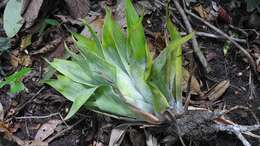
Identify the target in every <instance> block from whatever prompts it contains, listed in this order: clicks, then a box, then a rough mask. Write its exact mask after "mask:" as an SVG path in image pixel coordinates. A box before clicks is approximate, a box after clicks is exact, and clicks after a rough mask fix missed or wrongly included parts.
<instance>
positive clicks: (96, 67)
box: [80, 52, 116, 84]
mask: <svg viewBox="0 0 260 146" xmlns="http://www.w3.org/2000/svg"><path fill="white" fill-rule="evenodd" d="M84 59H85V65H87V66H85V65H84V64H83V62H82V63H80V65H81V66H82V67H83V68H84V69H87V68H89V70H90V72H91V74H92V75H93V76H92V78H94V79H96V80H97V81H99V82H101V83H104V81H105V82H106V83H108V84H113V83H115V82H116V68H115V67H114V66H113V65H111V64H110V63H108V62H107V61H106V60H104V59H102V58H100V57H98V56H97V55H95V54H93V53H91V52H88V53H86V54H85V58H84Z"/></svg>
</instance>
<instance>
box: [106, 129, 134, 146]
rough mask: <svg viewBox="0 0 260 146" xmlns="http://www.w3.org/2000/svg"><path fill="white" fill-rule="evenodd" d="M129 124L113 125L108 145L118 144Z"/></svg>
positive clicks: (117, 145)
mask: <svg viewBox="0 0 260 146" xmlns="http://www.w3.org/2000/svg"><path fill="white" fill-rule="evenodd" d="M129 126H130V125H127V124H122V125H118V126H117V127H115V128H114V129H113V130H112V132H111V135H110V140H109V146H120V145H121V143H122V141H123V139H124V136H125V133H126V131H127V129H128V128H129Z"/></svg>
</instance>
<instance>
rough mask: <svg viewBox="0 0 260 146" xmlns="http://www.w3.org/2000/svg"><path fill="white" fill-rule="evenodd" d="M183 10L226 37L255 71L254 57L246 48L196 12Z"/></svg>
mask: <svg viewBox="0 0 260 146" xmlns="http://www.w3.org/2000/svg"><path fill="white" fill-rule="evenodd" d="M185 12H186V13H187V14H189V15H190V16H192V17H194V18H196V19H198V20H200V21H201V22H203V23H204V24H205V25H207V26H208V27H210V28H211V29H213V30H214V31H216V32H217V33H219V34H220V35H222V36H223V37H225V38H226V39H228V40H229V41H230V42H231V43H233V44H234V45H235V46H236V47H237V48H238V49H239V50H240V51H241V52H242V53H243V54H244V55H245V56H246V57H247V59H248V60H249V63H250V65H251V67H252V68H253V70H254V71H255V72H256V62H255V61H254V59H253V58H252V56H251V55H250V54H249V53H248V52H247V51H246V49H244V48H243V47H242V46H241V45H240V44H238V43H237V42H236V41H234V40H233V39H232V38H231V37H230V36H228V35H227V34H226V33H224V32H223V31H222V30H220V29H218V28H217V27H215V26H214V25H212V24H210V23H209V22H207V21H205V20H203V19H202V18H200V17H199V16H197V15H196V14H194V13H192V12H191V11H189V10H185Z"/></svg>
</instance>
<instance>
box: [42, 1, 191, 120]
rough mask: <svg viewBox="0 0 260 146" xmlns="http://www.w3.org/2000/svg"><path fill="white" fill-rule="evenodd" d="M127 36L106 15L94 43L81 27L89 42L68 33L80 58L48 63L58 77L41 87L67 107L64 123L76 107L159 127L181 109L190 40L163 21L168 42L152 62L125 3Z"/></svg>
mask: <svg viewBox="0 0 260 146" xmlns="http://www.w3.org/2000/svg"><path fill="white" fill-rule="evenodd" d="M125 17H126V22H127V34H125V33H124V32H123V31H122V30H121V28H120V26H119V24H118V23H117V22H115V21H114V20H113V19H112V16H111V12H110V11H109V10H107V12H106V16H105V21H104V25H103V31H102V36H101V38H100V39H99V38H98V36H97V35H96V34H95V32H93V30H92V28H91V27H90V26H89V25H88V24H86V27H87V28H88V30H89V31H90V32H91V34H92V37H91V38H87V37H85V36H82V35H80V34H77V33H73V38H74V40H75V45H76V47H77V48H78V49H79V51H80V53H79V54H75V53H73V52H71V51H69V49H68V48H67V50H68V51H69V52H70V53H71V56H72V59H71V60H63V59H54V61H52V62H50V65H51V66H52V67H54V68H55V69H56V70H57V71H58V72H60V73H61V74H60V75H58V76H57V79H52V80H48V81H45V83H47V84H49V85H50V86H52V87H53V88H55V89H56V90H57V91H59V92H60V93H61V94H62V95H64V96H65V97H66V98H67V99H68V100H70V101H72V102H73V104H72V106H71V109H70V111H69V113H68V114H67V116H66V118H65V119H68V118H70V117H71V116H73V115H74V114H75V113H76V112H77V111H78V110H79V109H80V107H82V106H84V107H85V108H87V109H89V110H92V111H95V112H98V113H102V114H105V115H108V116H111V117H115V118H121V119H126V120H132V121H146V122H149V123H160V122H161V121H162V116H161V115H162V113H163V112H164V111H165V110H166V109H168V108H169V107H172V108H173V109H174V110H175V111H176V112H181V111H182V110H183V109H182V108H183V107H182V99H181V97H182V90H181V80H182V49H181V45H182V44H183V43H185V42H186V41H188V40H189V39H190V38H191V37H192V34H190V35H187V36H185V37H181V36H180V34H179V33H178V31H177V29H176V28H175V27H174V25H173V24H172V23H171V22H170V21H168V22H167V28H168V30H169V32H170V37H171V40H170V41H169V44H168V46H167V47H166V48H165V49H164V50H163V51H162V52H161V54H160V55H159V56H158V57H157V58H156V59H155V60H153V59H152V56H151V54H150V52H149V48H148V45H147V42H146V40H145V35H144V28H143V26H142V17H139V16H138V14H137V12H136V10H135V9H134V7H133V5H132V3H131V1H130V0H125Z"/></svg>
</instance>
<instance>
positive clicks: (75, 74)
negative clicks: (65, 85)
mask: <svg viewBox="0 0 260 146" xmlns="http://www.w3.org/2000/svg"><path fill="white" fill-rule="evenodd" d="M49 64H50V65H51V66H52V67H53V68H55V69H56V70H58V71H59V72H60V73H62V74H63V75H65V76H67V77H69V78H70V79H71V80H73V81H75V82H78V83H81V84H85V85H89V86H93V84H92V83H93V80H92V79H91V78H90V77H89V75H88V74H86V73H85V70H84V69H83V68H82V67H80V65H79V64H77V63H75V62H73V61H68V60H64V59H54V61H53V62H49Z"/></svg>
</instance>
